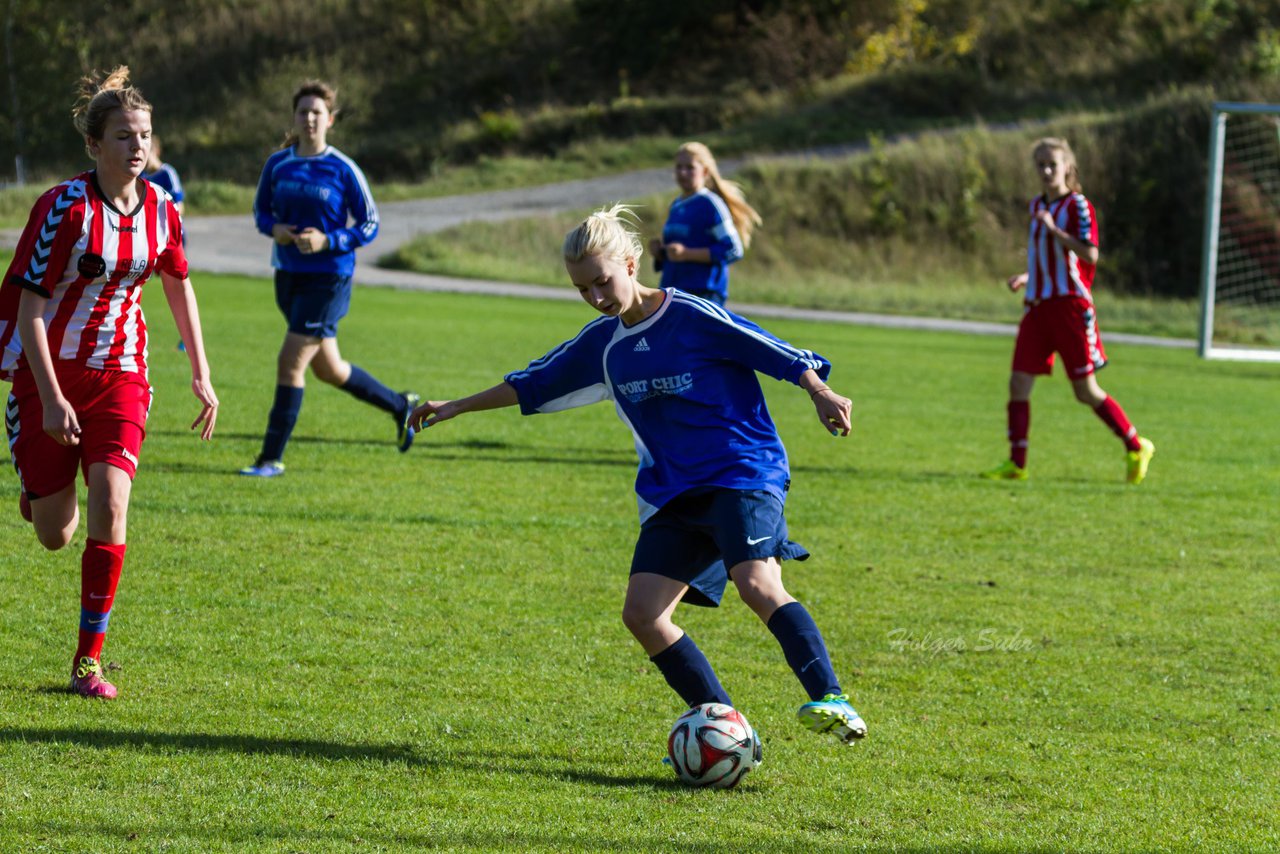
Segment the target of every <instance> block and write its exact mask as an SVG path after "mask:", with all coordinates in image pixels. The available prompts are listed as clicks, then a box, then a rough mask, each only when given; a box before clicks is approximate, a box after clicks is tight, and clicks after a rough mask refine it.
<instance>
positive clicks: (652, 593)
mask: <svg viewBox="0 0 1280 854" xmlns="http://www.w3.org/2000/svg"><path fill="white" fill-rule="evenodd" d="M688 589H689V585H687V584H684V583H683V582H680V581H676V580H675V579H673V578H667V577H666V576H662V575H657V574H655V573H649V572H637V573H633V574H632V576H631V579H630V580H629V581H628V582H627V598H626V601H625V602H624V603H623V606H622V622H623V624H625V625H626V627H627V628H628V629H629V630H630V631H631V634H632V635H634V636H635V639H636V640H638V641H639V642H640V646H642V647H644V651H645V654H647V655H648V656H649V660H650V661H652V662H653V663H654V665H655V666H656V667H657V668H658V670H659V671H660V672H661V673H662V676H663V678H664V679H666V680H667V684H668V685H670V686H671V688H672V690H674V691H675V692H676V693H677V694H679V695H680V699H682V700H684V702H685V703H686V704H688V705H689V706H700V705H702V704H703V703H724V704H725V705H726V706H732V705H733V703H732V702H730V700H729V695H728V694H726V693H725V690H724V688H723V687H722V686H721V685H720V680H719V679H718V678H717V677H716V674H715V671H714V670H712V669H711V664H710V662H708V661H707V658H706V656H704V655H703V654H702V650H700V649H698V645H697V644H695V643H694V642H693V638H691V637H689V636H688V635H687V634H685V633H684V631H683V630H682V629H681V628H680V627H679V626H677V625H676V624H675V623H674V622H672V620H671V615H672V613H673V612H674V611H675V609H676V605H678V604H680V599H681V597H682V596H684V593H685V591H686V590H688Z"/></svg>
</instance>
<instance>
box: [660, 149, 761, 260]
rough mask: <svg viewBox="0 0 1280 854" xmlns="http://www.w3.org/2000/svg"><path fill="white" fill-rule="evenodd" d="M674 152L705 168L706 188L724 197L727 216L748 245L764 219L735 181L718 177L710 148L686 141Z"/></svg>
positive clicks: (743, 242)
mask: <svg viewBox="0 0 1280 854" xmlns="http://www.w3.org/2000/svg"><path fill="white" fill-rule="evenodd" d="M676 153H677V154H688V155H689V156H690V157H692V158H693V160H694V162H695V163H699V164H701V165H702V168H703V169H705V170H707V187H708V189H710V190H711V192H713V193H715V194H716V195H717V196H719V197H720V198H722V199H724V203H725V205H727V206H728V208H729V216H730V218H732V219H733V227H734V228H736V229H737V230H738V234H739V235H740V236H741V237H742V246H743V248H746V247H748V246H750V245H751V233H752V232H753V231H755V228H756V226H758V225H761V224H763V222H764V221H763V220H762V219H760V214H758V213H756V209H755V208H753V207H751V205H749V204H747V198H746V196H744V195H743V194H742V188H741V187H739V186H738V184H737V182H735V181H730V180H728V179H727V178H722V177H720V170H719V169H717V168H716V159H715V158H714V157H712V156H711V149H709V148H707V147H706V146H705V145H703V144H702V143H700V142H686V143H685V144H684V145H682V146H680V148H679V149H677V151H676Z"/></svg>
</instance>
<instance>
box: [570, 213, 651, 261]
mask: <svg viewBox="0 0 1280 854" xmlns="http://www.w3.org/2000/svg"><path fill="white" fill-rule="evenodd" d="M636 224H638V218H637V217H636V213H635V211H634V210H632V209H631V207H630V206H628V205H624V204H620V203H619V204H613V205H610V206H608V207H604V208H601V209H600V210H598V211H596V212H595V213H593V214H591V216H589V217H587V218H586V219H584V220H583V221H582V222H580V223H578V225H577V226H576V227H574V229H573V230H572V231H570V232H569V233H568V234H566V235H565V238H564V260H566V261H571V262H577V261H581V260H582V259H583V258H586V257H587V256H588V255H603V256H604V257H606V258H609V259H611V260H614V261H625V260H627V259H628V258H632V259H635V260H639V259H640V256H641V255H642V254H644V247H643V245H642V244H641V243H640V235H639V234H637V233H636V232H635V231H634V230H632V228H631V227H630V226H631V225H636Z"/></svg>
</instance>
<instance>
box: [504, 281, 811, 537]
mask: <svg viewBox="0 0 1280 854" xmlns="http://www.w3.org/2000/svg"><path fill="white" fill-rule="evenodd" d="M810 369H812V370H814V371H817V373H818V375H819V376H820V377H822V378H823V379H824V380H825V379H826V377H827V374H828V373H830V371H831V363H830V362H828V361H827V360H826V359H824V358H823V357H822V356H819V355H817V354H816V353H812V352H810V351H808V350H800V349H797V348H796V347H793V346H791V345H790V344H788V343H786V342H785V341H782V340H780V339H778V338H776V337H774V336H773V335H771V334H769V333H768V332H766V331H764V330H763V329H761V328H760V327H759V326H756V325H755V324H754V323H752V322H751V321H749V320H746V319H745V318H742V317H739V316H737V315H735V314H732V313H731V312H728V311H725V310H724V309H723V308H721V307H719V306H717V305H715V304H714V303H711V302H709V301H707V300H704V299H700V298H698V297H693V296H689V295H688V294H684V293H681V292H679V291H677V290H674V289H671V290H667V291H666V299H665V300H664V301H663V303H662V306H661V307H660V308H659V309H658V310H657V311H655V312H654V313H653V314H652V315H650V316H649V317H648V318H646V319H645V320H644V321H642V322H641V323H637V324H636V325H635V326H626V325H624V324H623V323H622V321H621V320H620V319H619V318H617V317H600V318H597V319H596V320H594V321H592V322H591V323H588V324H587V325H586V326H585V327H583V329H582V331H581V332H579V333H578V335H577V337H575V338H573V339H572V340H569V341H566V342H564V343H563V344H561V345H559V346H558V347H556V348H555V349H553V350H552V351H551V352H549V353H547V354H546V355H545V356H543V357H542V358H540V359H537V360H535V361H533V362H532V363H530V365H529V367H527V368H525V369H524V370H523V371H515V372H513V373H510V374H508V375H507V376H506V377H505V379H506V381H507V382H508V383H510V384H511V385H512V386H513V387H514V388H515V390H516V394H517V395H518V397H519V401H520V411H521V412H522V413H524V414H525V415H532V414H534V413H537V412H558V411H561V410H564V409H572V408H574V407H577V406H586V405H587V404H590V403H596V402H599V401H602V400H612V401H613V404H614V408H615V409H616V410H617V413H618V417H619V418H621V419H622V422H623V423H624V424H626V425H627V427H629V428H630V429H631V432H632V434H633V436H634V438H635V446H636V454H637V455H638V456H639V458H640V466H639V471H638V472H637V474H636V496H637V499H638V502H639V506H640V521H641V522H643V521H644V520H645V519H648V518H649V517H650V516H652V515H653V514H654V513H656V512H657V511H658V510H659V509H660V508H661V507H662V506H663V505H664V504H666V503H667V502H668V501H670V500H671V499H673V498H675V497H676V496H678V495H680V494H681V493H683V492H686V491H688V490H690V489H694V488H696V487H707V486H713V487H726V488H729V489H767V490H768V491H770V492H772V493H774V494H775V495H777V496H779V497H780V498H781V497H783V496H785V493H786V489H787V481H788V479H789V478H790V469H789V467H788V465H787V452H786V450H785V449H784V448H783V446H782V440H781V439H779V438H778V431H777V428H776V427H774V424H773V419H772V418H770V417H769V410H768V409H767V407H766V406H765V401H764V395H763V393H762V392H761V390H760V383H759V380H758V379H757V378H756V372H757V371H759V372H760V373H763V374H767V375H769V376H771V377H774V378H775V379H779V380H785V381H787V382H792V383H797V382H798V381H799V379H800V375H801V374H803V373H804V372H805V371H807V370H810Z"/></svg>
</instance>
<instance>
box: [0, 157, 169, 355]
mask: <svg viewBox="0 0 1280 854" xmlns="http://www.w3.org/2000/svg"><path fill="white" fill-rule="evenodd" d="M140 184H141V188H142V191H143V194H142V198H141V199H140V200H139V202H138V206H137V208H135V209H134V210H132V211H130V212H128V213H122V212H121V211H118V210H116V209H115V207H114V206H112V204H111V203H110V202H108V201H107V200H106V199H105V198H103V195H102V191H101V189H100V188H99V187H98V185H97V180H96V178H95V175H94V173H93V172H92V171H90V172H85V173H83V174H81V175H77V176H76V177H75V178H72V179H71V180H69V181H64V182H63V183H61V184H59V185H58V186H56V187H54V188H53V189H51V190H49V191H48V192H46V193H45V194H44V195H43V196H41V197H40V199H39V200H38V201H37V202H36V204H35V207H34V208H32V210H31V217H30V219H29V220H28V221H27V227H26V230H24V231H23V233H22V239H21V240H20V241H19V243H18V248H17V251H16V252H15V253H14V256H13V261H12V263H10V265H9V270H8V273H7V274H6V275H5V278H4V281H3V283H0V374H2V375H3V376H6V377H7V376H11V375H12V373H13V371H14V370H15V369H16V368H17V367H18V366H19V364H20V362H21V357H22V342H21V341H20V340H19V338H18V335H17V330H16V328H15V325H16V320H17V316H18V298H19V296H20V295H21V292H22V289H23V288H25V289H27V290H30V291H34V292H35V293H38V294H40V295H41V296H43V297H45V298H46V299H48V300H49V303H48V305H47V306H46V307H45V312H44V321H45V325H46V327H47V329H48V334H49V351H50V353H51V354H52V355H53V358H54V360H55V361H56V360H59V359H61V360H67V361H73V362H75V363H77V364H79V365H83V366H84V367H87V368H94V369H96V370H115V371H132V372H136V373H140V374H143V375H144V376H145V375H146V372H147V364H146V362H147V325H146V321H145V319H144V318H143V316H142V305H141V298H142V286H143V285H144V284H146V282H147V280H148V279H149V278H150V276H151V274H152V272H153V271H155V270H156V268H159V269H160V270H162V271H163V272H166V273H169V274H171V275H173V276H175V277H177V278H180V279H185V278H186V276H187V256H186V253H185V252H183V249H182V220H181V217H180V215H179V214H178V211H177V208H175V207H174V204H173V199H172V197H171V196H170V195H169V194H168V193H166V192H165V191H164V190H163V189H160V188H157V187H155V186H154V185H152V184H151V183H149V182H147V181H142V182H140Z"/></svg>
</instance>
